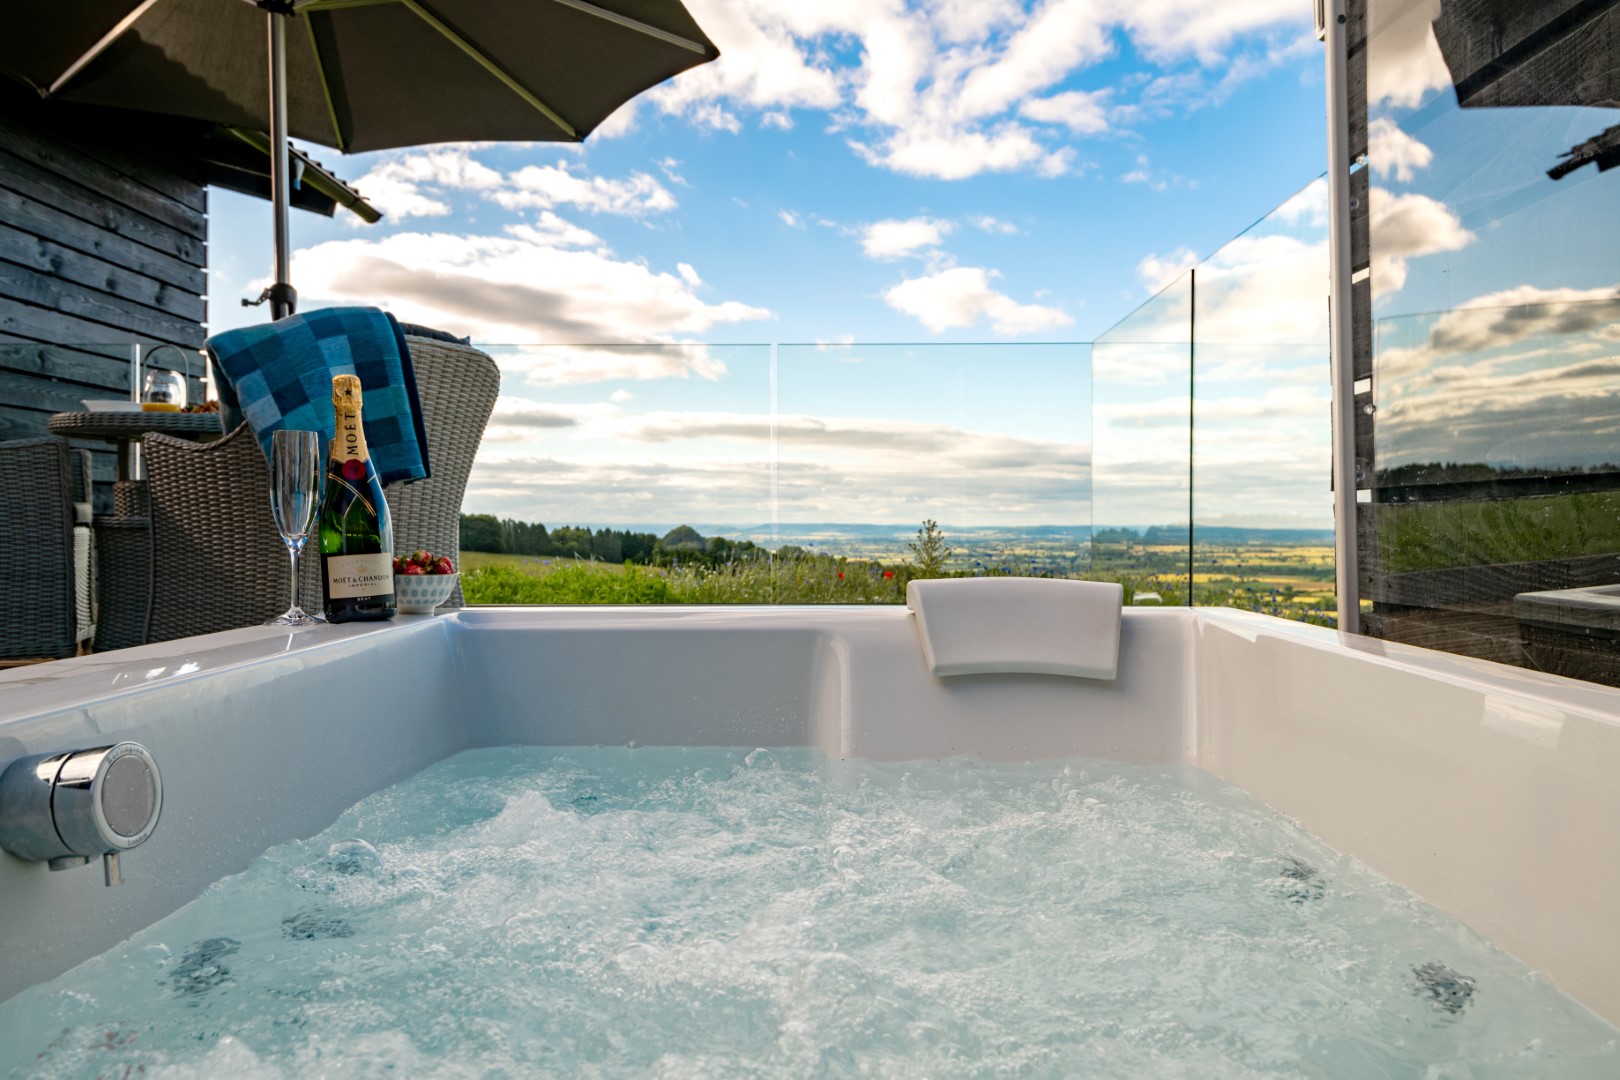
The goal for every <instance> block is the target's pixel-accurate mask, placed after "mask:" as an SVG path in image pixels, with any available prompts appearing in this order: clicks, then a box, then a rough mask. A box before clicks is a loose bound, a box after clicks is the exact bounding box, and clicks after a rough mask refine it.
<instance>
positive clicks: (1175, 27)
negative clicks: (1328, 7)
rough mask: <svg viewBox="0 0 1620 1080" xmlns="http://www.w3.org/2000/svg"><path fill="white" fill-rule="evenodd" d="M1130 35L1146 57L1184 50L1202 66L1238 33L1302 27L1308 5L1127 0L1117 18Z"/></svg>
mask: <svg viewBox="0 0 1620 1080" xmlns="http://www.w3.org/2000/svg"><path fill="white" fill-rule="evenodd" d="M1121 21H1122V22H1123V23H1124V25H1125V27H1126V28H1127V29H1128V30H1129V32H1130V35H1131V41H1132V42H1133V43H1134V44H1135V45H1136V46H1137V47H1138V48H1139V49H1140V50H1141V51H1142V52H1143V53H1145V54H1146V55H1147V56H1148V57H1149V58H1151V59H1154V60H1157V61H1161V62H1165V61H1173V60H1176V59H1179V58H1181V57H1185V56H1188V55H1191V56H1194V57H1197V58H1198V59H1199V60H1200V61H1201V62H1202V63H1204V64H1205V65H1208V66H1212V65H1215V64H1218V63H1219V62H1220V60H1221V58H1222V50H1223V49H1225V48H1226V47H1227V46H1229V45H1230V44H1231V43H1232V42H1233V41H1234V40H1236V39H1237V38H1238V37H1240V36H1242V35H1245V34H1251V33H1254V32H1256V31H1260V30H1266V29H1272V28H1293V29H1295V30H1297V31H1303V32H1308V28H1309V26H1310V22H1311V15H1310V8H1309V6H1308V5H1301V4H1298V3H1295V2H1294V0H1244V2H1243V3H1240V4H1234V3H1210V2H1209V0H1132V2H1131V3H1129V4H1128V5H1124V14H1123V17H1122V19H1121Z"/></svg>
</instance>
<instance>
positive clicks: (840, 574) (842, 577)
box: [838, 570, 844, 581]
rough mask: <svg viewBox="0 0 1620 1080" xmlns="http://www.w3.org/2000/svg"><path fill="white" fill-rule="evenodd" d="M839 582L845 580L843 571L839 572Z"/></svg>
mask: <svg viewBox="0 0 1620 1080" xmlns="http://www.w3.org/2000/svg"><path fill="white" fill-rule="evenodd" d="M838 580H839V581H843V580H844V572H843V571H842V570H840V571H838Z"/></svg>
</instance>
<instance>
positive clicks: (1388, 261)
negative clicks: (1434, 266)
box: [1367, 187, 1474, 298]
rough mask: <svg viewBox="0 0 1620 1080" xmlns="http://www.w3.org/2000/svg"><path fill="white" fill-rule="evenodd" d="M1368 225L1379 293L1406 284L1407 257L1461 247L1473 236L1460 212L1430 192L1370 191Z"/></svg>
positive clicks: (1375, 288)
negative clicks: (1394, 192)
mask: <svg viewBox="0 0 1620 1080" xmlns="http://www.w3.org/2000/svg"><path fill="white" fill-rule="evenodd" d="M1368 196H1369V200H1368V208H1367V214H1368V217H1367V229H1368V233H1369V237H1370V242H1371V245H1372V251H1373V292H1374V294H1375V295H1376V296H1377V297H1379V298H1383V297H1387V296H1390V295H1392V294H1394V293H1398V292H1400V291H1401V289H1402V288H1404V287H1405V286H1406V263H1407V260H1408V259H1414V258H1418V257H1420V256H1423V255H1436V254H1439V253H1441V252H1446V251H1461V250H1462V249H1463V248H1465V247H1467V246H1468V245H1469V244H1471V243H1472V242H1473V240H1474V234H1473V233H1471V232H1469V231H1468V230H1467V229H1465V228H1463V225H1462V222H1461V221H1460V220H1459V219H1458V217H1457V215H1456V214H1454V213H1452V212H1451V208H1450V207H1448V206H1447V205H1446V204H1445V203H1443V202H1438V201H1436V200H1434V199H1431V198H1429V197H1428V196H1427V195H1418V194H1416V193H1407V194H1403V195H1396V194H1393V193H1392V192H1390V191H1388V190H1387V189H1385V188H1380V187H1374V188H1372V189H1371V190H1370V191H1369V192H1368Z"/></svg>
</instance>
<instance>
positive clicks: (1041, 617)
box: [906, 578, 1125, 679]
mask: <svg viewBox="0 0 1620 1080" xmlns="http://www.w3.org/2000/svg"><path fill="white" fill-rule="evenodd" d="M1124 600H1125V590H1124V589H1123V588H1122V587H1121V586H1119V585H1117V584H1114V583H1112V582H1104V581H1063V580H1054V579H1050V578H938V579H933V580H928V581H913V582H911V583H910V584H908V585H907V586H906V606H907V607H909V608H910V609H911V610H912V613H913V615H914V616H915V618H916V622H917V634H918V637H920V638H921V639H922V649H923V659H924V660H926V661H927V663H928V670H929V671H930V672H932V673H933V674H935V675H984V674H989V673H992V672H1028V673H1031V674H1042V675H1074V676H1077V677H1079V678H1083V679H1112V678H1113V677H1114V674H1115V672H1116V671H1117V669H1118V667H1119V625H1120V611H1121V608H1122V607H1123V605H1124Z"/></svg>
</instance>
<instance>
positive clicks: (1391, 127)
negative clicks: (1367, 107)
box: [1367, 116, 1434, 184]
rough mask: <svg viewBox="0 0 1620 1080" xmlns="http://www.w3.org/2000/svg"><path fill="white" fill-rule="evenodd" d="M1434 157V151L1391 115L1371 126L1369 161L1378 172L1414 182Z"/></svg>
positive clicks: (1369, 127)
mask: <svg viewBox="0 0 1620 1080" xmlns="http://www.w3.org/2000/svg"><path fill="white" fill-rule="evenodd" d="M1433 160H1434V151H1433V150H1430V149H1429V148H1428V147H1427V146H1425V145H1424V144H1423V143H1421V142H1419V141H1418V140H1416V139H1414V138H1413V137H1412V136H1410V135H1408V134H1407V133H1406V132H1404V131H1402V130H1401V129H1400V128H1399V127H1397V126H1396V124H1395V121H1393V120H1391V119H1390V118H1389V117H1387V116H1380V117H1379V118H1378V119H1376V120H1374V121H1373V122H1372V123H1370V124H1368V125H1367V164H1368V165H1369V166H1370V167H1371V168H1372V171H1373V173H1374V175H1376V176H1383V177H1391V176H1393V177H1394V178H1395V179H1396V180H1399V181H1400V182H1401V183H1403V184H1405V183H1410V182H1411V180H1412V177H1413V175H1415V174H1416V172H1417V170H1419V169H1426V168H1428V167H1429V163H1430V162H1431V161H1433Z"/></svg>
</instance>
